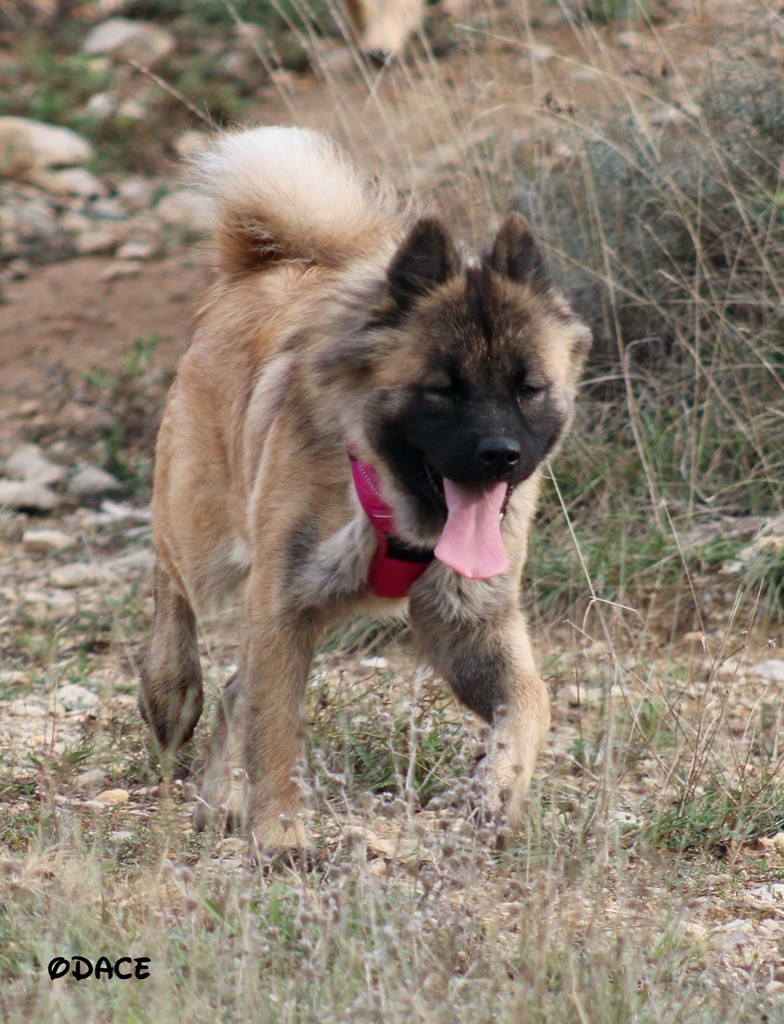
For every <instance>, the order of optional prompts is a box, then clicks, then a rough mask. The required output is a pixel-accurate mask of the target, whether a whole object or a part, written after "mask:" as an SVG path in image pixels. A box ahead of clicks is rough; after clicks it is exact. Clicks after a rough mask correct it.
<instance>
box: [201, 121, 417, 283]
mask: <svg viewBox="0 0 784 1024" xmlns="http://www.w3.org/2000/svg"><path fill="white" fill-rule="evenodd" d="M194 170H195V177H196V179H197V183H198V184H199V185H200V186H201V188H202V190H203V191H205V192H206V193H207V194H208V195H209V196H210V197H211V198H212V199H213V201H214V203H215V207H216V229H215V243H216V248H217V253H216V255H217V262H218V266H219V268H220V269H221V270H222V271H223V272H224V273H227V274H241V273H244V272H247V271H251V270H257V269H260V268H263V267H265V266H269V265H270V264H273V263H279V262H284V261H285V262H289V261H296V262H304V263H310V264H318V265H321V266H328V267H339V266H342V265H343V264H345V263H347V262H348V261H349V260H351V259H353V258H354V257H358V256H362V255H364V254H367V253H370V252H372V251H373V250H374V249H376V248H377V247H378V245H379V242H380V241H381V237H384V236H387V235H388V234H389V232H390V230H391V229H392V227H393V225H394V223H395V221H396V219H397V218H396V212H397V200H396V198H395V194H394V192H393V190H392V189H391V188H389V187H387V186H386V185H384V184H383V183H376V182H371V181H370V179H369V178H367V177H366V176H365V175H363V174H362V172H361V171H360V170H359V169H358V168H357V167H355V166H354V164H353V163H351V162H350V160H349V159H348V157H347V156H345V155H344V154H343V153H342V152H341V151H340V150H339V149H338V148H337V146H336V145H335V144H334V143H333V142H332V141H331V140H330V139H328V138H327V137H326V136H324V135H320V134H319V133H318V132H314V131H311V130H309V129H305V128H290V127H284V126H280V127H263V128H254V129H251V130H248V131H239V132H229V133H226V134H224V135H221V136H220V137H219V138H218V140H217V141H216V142H215V143H214V144H213V145H211V146H210V147H209V148H208V149H207V150H206V152H204V153H202V154H200V155H199V156H198V157H197V158H196V159H195V161H194ZM380 236H381V237H380Z"/></svg>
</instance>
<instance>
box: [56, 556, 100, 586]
mask: <svg viewBox="0 0 784 1024" xmlns="http://www.w3.org/2000/svg"><path fill="white" fill-rule="evenodd" d="M98 578H99V576H98V573H97V572H96V570H95V567H94V566H92V565H87V563H86V562H72V563H71V564H70V565H58V567H57V568H56V569H52V571H51V573H50V574H49V582H50V583H51V584H52V586H53V587H60V588H62V589H63V590H77V589H78V588H79V587H85V586H89V585H90V584H91V583H95V582H96V581H97V580H98Z"/></svg>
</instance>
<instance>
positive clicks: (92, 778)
mask: <svg viewBox="0 0 784 1024" xmlns="http://www.w3.org/2000/svg"><path fill="white" fill-rule="evenodd" d="M105 781H106V776H105V775H104V773H103V772H102V771H101V769H100V768H89V769H88V770H87V771H86V772H81V773H80V774H79V775H77V776H76V778H75V779H74V780H73V784H74V789H79V790H85V789H98V788H99V787H100V786H102V785H103V784H104V782H105Z"/></svg>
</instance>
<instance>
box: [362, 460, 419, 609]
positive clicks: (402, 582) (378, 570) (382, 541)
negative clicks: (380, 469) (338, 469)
mask: <svg viewBox="0 0 784 1024" xmlns="http://www.w3.org/2000/svg"><path fill="white" fill-rule="evenodd" d="M347 452H348V457H349V459H350V460H351V475H352V477H353V479H354V488H355V490H356V492H357V497H358V498H359V503H360V505H361V506H362V508H363V510H364V512H365V515H366V516H367V517H368V519H369V520H370V525H371V526H372V527H373V529H374V530H375V533H376V537H377V539H378V547H377V548H376V553H375V555H374V556H373V561H372V562H371V563H370V570H369V571H368V586H369V587H370V589H371V591H372V592H373V593H374V594H375V595H376V597H407V596H408V592H409V590H410V589H411V587H412V586H413V584H414V583H416V581H417V580H418V579H419V577H420V576H421V575H422V573H423V572H424V571H425V569H427V567H428V566H429V565H430V563H431V562H432V561H433V555H432V554H430V555H429V557H427V558H425V559H417V560H416V561H411V560H409V559H407V558H397V557H395V556H394V555H390V554H389V547H390V538H391V537H392V535H393V534H394V532H395V518H394V513H393V511H392V509H391V508H390V507H389V505H387V503H386V502H385V501H384V499H383V498H382V497H381V485H380V484H379V480H378V474H377V473H376V471H375V469H374V468H373V466H371V465H370V463H369V462H360V461H359V459H358V458H357V456H356V455H355V453H354V452H353V450H352V449H351V448H349V449H347Z"/></svg>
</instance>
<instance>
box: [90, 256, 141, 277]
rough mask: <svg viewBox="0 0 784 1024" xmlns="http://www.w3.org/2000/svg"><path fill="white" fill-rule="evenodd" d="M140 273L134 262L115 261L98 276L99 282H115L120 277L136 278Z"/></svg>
mask: <svg viewBox="0 0 784 1024" xmlns="http://www.w3.org/2000/svg"><path fill="white" fill-rule="evenodd" d="M141 272H142V268H141V267H140V266H139V263H138V261H136V260H115V262H114V263H110V264H109V266H108V267H105V268H104V269H103V270H102V271H101V273H100V274H99V275H98V276H99V277H100V279H101V281H116V280H117V279H118V278H120V277H136V275H137V274H140V273H141Z"/></svg>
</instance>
